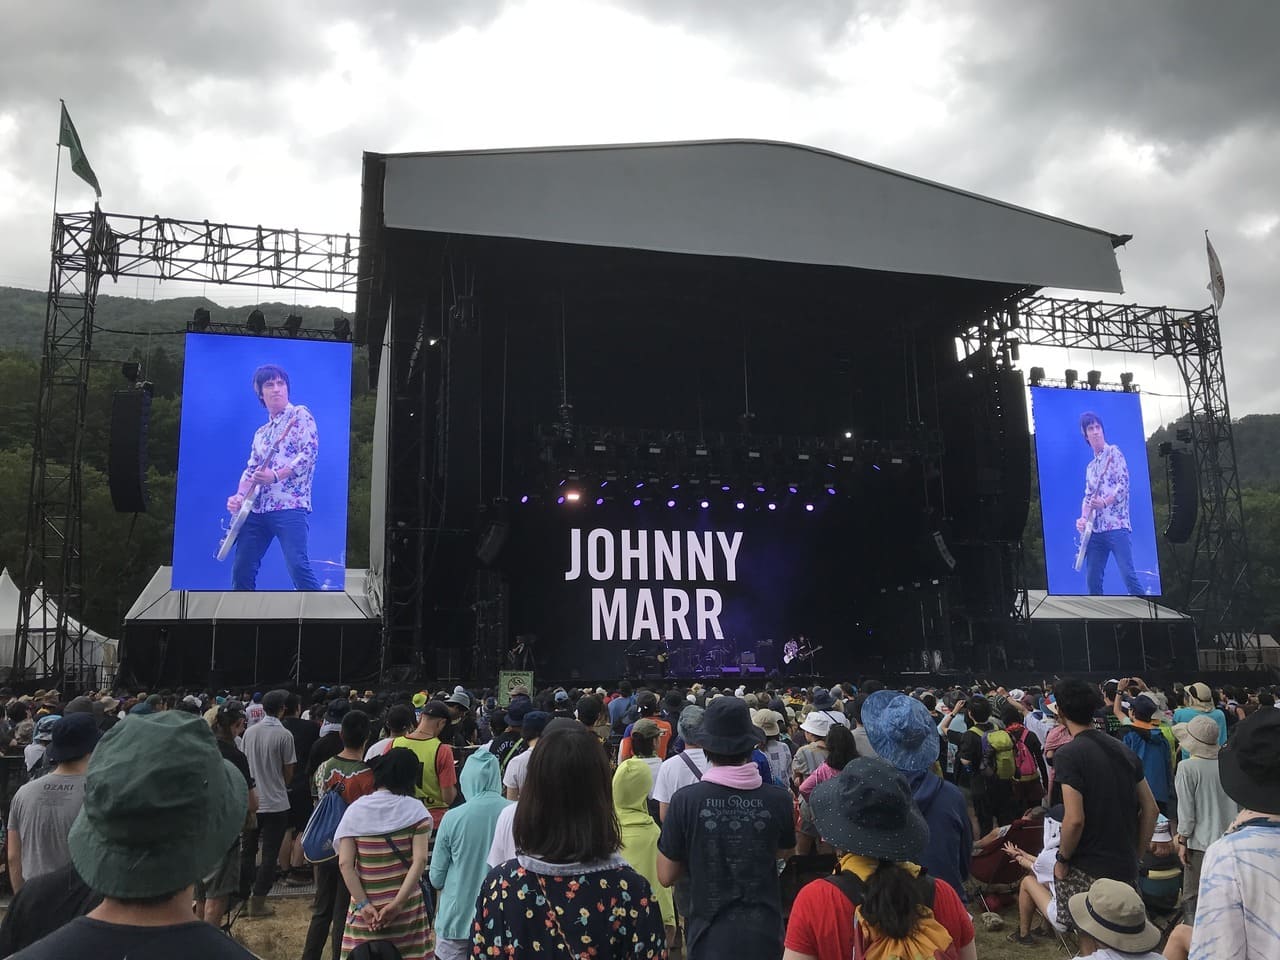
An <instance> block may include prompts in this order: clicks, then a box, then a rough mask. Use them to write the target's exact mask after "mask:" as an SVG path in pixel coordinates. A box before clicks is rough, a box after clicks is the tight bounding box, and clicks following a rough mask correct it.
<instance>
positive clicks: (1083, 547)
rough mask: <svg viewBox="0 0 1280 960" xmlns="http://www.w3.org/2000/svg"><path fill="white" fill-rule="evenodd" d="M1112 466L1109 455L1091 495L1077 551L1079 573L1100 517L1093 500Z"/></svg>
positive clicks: (1076, 563)
mask: <svg viewBox="0 0 1280 960" xmlns="http://www.w3.org/2000/svg"><path fill="white" fill-rule="evenodd" d="M1110 466H1111V454H1110V453H1108V454H1107V459H1106V460H1104V461H1103V463H1102V470H1101V471H1099V473H1098V482H1097V483H1095V484H1094V485H1093V491H1092V492H1091V493H1090V494H1089V512H1088V513H1086V514H1085V518H1084V530H1083V531H1081V533H1080V549H1079V550H1077V551H1076V562H1075V569H1076V570H1077V571H1078V570H1079V569H1080V568H1081V567H1082V566H1083V565H1084V555H1085V551H1087V550H1088V549H1089V538H1090V537H1091V536H1093V520H1094V518H1095V517H1096V516H1097V515H1098V510H1097V508H1096V507H1094V506H1093V500H1094V498H1095V497H1096V496H1097V495H1098V490H1099V489H1101V487H1102V478H1103V477H1105V476H1106V475H1107V468H1109V467H1110Z"/></svg>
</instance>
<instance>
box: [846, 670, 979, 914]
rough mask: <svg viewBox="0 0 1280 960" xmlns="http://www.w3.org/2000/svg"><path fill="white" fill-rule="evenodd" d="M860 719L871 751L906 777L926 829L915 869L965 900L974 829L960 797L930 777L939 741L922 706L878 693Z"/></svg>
mask: <svg viewBox="0 0 1280 960" xmlns="http://www.w3.org/2000/svg"><path fill="white" fill-rule="evenodd" d="M862 719H863V722H864V723H865V724H866V728H867V737H868V738H869V739H870V741H871V747H872V749H874V750H875V752H876V755H877V756H880V757H882V758H884V759H885V760H886V761H888V762H889V764H891V765H892V766H893V768H894V769H895V770H897V771H898V772H899V773H901V774H902V775H903V776H904V777H905V778H906V780H907V784H908V786H910V787H911V798H912V799H913V800H914V801H915V803H916V806H917V807H918V808H919V809H920V812H921V814H922V815H923V816H924V819H925V822H926V823H927V824H928V825H929V842H928V844H927V845H926V846H925V850H924V853H923V854H922V855H921V857H922V859H921V860H920V866H922V867H924V868H925V869H926V870H928V871H929V873H930V874H931V875H932V876H934V877H937V878H938V879H940V880H945V881H946V882H947V883H949V884H950V885H951V889H953V890H954V891H955V892H956V894H957V895H958V896H959V897H960V899H961V900H962V901H967V899H968V894H967V893H966V892H965V889H964V881H965V879H966V878H967V877H968V876H969V857H970V850H971V848H972V846H973V827H972V826H971V825H970V822H969V814H968V810H967V808H966V806H965V800H964V794H962V793H961V792H960V789H959V788H958V787H957V786H956V785H955V784H953V783H948V782H947V781H945V780H943V779H942V778H941V777H939V776H938V775H937V774H935V773H934V772H933V771H934V768H935V766H936V762H937V760H938V752H939V751H938V747H939V743H940V738H939V736H938V730H937V724H936V722H935V721H934V719H933V717H932V715H931V714H930V713H929V710H928V708H927V706H926V705H925V704H924V703H922V702H921V701H919V700H914V699H912V698H911V697H907V696H904V695H903V694H900V693H895V692H894V691H891V690H879V691H877V692H876V693H873V694H871V696H870V697H868V698H867V701H866V702H865V703H864V704H863V705H862Z"/></svg>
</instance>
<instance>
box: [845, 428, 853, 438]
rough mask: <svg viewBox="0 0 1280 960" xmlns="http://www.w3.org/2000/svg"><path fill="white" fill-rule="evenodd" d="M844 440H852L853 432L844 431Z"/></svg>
mask: <svg viewBox="0 0 1280 960" xmlns="http://www.w3.org/2000/svg"><path fill="white" fill-rule="evenodd" d="M844 438H845V439H846V440H852V439H853V431H852V430H846V431H845V432H844Z"/></svg>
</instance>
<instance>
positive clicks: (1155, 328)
mask: <svg viewBox="0 0 1280 960" xmlns="http://www.w3.org/2000/svg"><path fill="white" fill-rule="evenodd" d="M961 340H962V343H963V345H964V349H965V350H966V352H967V353H969V354H974V353H978V352H983V351H985V352H987V353H988V354H990V355H992V356H1003V357H1004V359H1005V361H1006V362H1007V360H1008V357H1009V354H1010V352H1011V350H1012V349H1013V345H1014V344H1015V343H1019V344H1023V345H1026V346H1038V347H1064V348H1069V349H1080V350H1097V351H1115V352H1124V353H1136V354H1143V355H1146V356H1152V357H1172V358H1173V359H1174V360H1175V361H1176V363H1177V364H1178V370H1179V372H1180V373H1181V374H1182V381H1183V384H1184V386H1185V388H1186V398H1187V409H1188V411H1189V414H1188V427H1189V429H1190V432H1191V448H1192V453H1193V455H1194V457H1195V464H1196V473H1197V480H1198V489H1199V497H1200V519H1199V523H1198V524H1197V526H1196V535H1195V546H1194V549H1193V551H1192V556H1191V563H1190V565H1189V566H1188V568H1187V570H1186V572H1185V576H1184V579H1183V583H1182V587H1181V589H1182V597H1181V600H1180V606H1181V607H1182V609H1183V610H1184V611H1185V612H1186V613H1188V614H1189V615H1190V616H1191V617H1192V618H1193V619H1194V621H1195V624H1196V630H1197V633H1198V634H1199V637H1200V638H1201V639H1202V640H1210V641H1216V642H1220V643H1221V644H1222V645H1223V646H1225V647H1228V648H1234V649H1243V648H1245V647H1248V646H1250V645H1253V644H1256V642H1257V634H1256V632H1255V631H1253V630H1252V629H1251V628H1252V626H1253V624H1252V623H1251V617H1252V611H1251V609H1250V607H1251V600H1252V592H1251V587H1250V582H1249V549H1248V537H1247V535H1246V532H1245V523H1244V507H1243V504H1242V500H1241V496H1240V478H1239V474H1238V472H1237V470H1236V451H1235V442H1234V440H1233V438H1232V432H1231V410H1230V407H1229V405H1228V403H1227V376H1226V371H1225V369H1224V368H1223V363H1222V337H1221V333H1220V330H1219V327H1218V315H1217V313H1216V311H1214V310H1213V309H1212V308H1206V309H1204V310H1175V309H1172V308H1169V307H1143V306H1138V305H1136V304H1118V303H1100V302H1089V301H1083V300H1060V299H1055V298H1053V297H1038V296H1033V297H1022V298H1018V299H1015V300H1011V301H1009V302H1008V303H1007V304H1006V305H1005V306H1004V307H1003V308H1002V309H1001V310H999V311H996V312H995V313H993V314H991V315H990V316H988V317H986V318H984V319H983V321H982V323H981V324H979V325H977V326H974V327H972V328H970V329H969V330H967V331H965V334H964V335H963V336H962V338H961Z"/></svg>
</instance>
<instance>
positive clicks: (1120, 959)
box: [1074, 946, 1164, 960]
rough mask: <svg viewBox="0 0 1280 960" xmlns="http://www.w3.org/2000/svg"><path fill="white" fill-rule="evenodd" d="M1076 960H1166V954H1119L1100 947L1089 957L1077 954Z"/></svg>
mask: <svg viewBox="0 0 1280 960" xmlns="http://www.w3.org/2000/svg"><path fill="white" fill-rule="evenodd" d="M1074 960H1164V954H1162V953H1154V952H1152V951H1148V952H1146V953H1119V952H1117V951H1115V950H1112V949H1111V948H1110V947H1103V946H1099V947H1098V949H1097V950H1095V951H1093V953H1091V954H1089V956H1088V957H1085V956H1083V955H1080V954H1077V955H1076V957H1075V958H1074Z"/></svg>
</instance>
